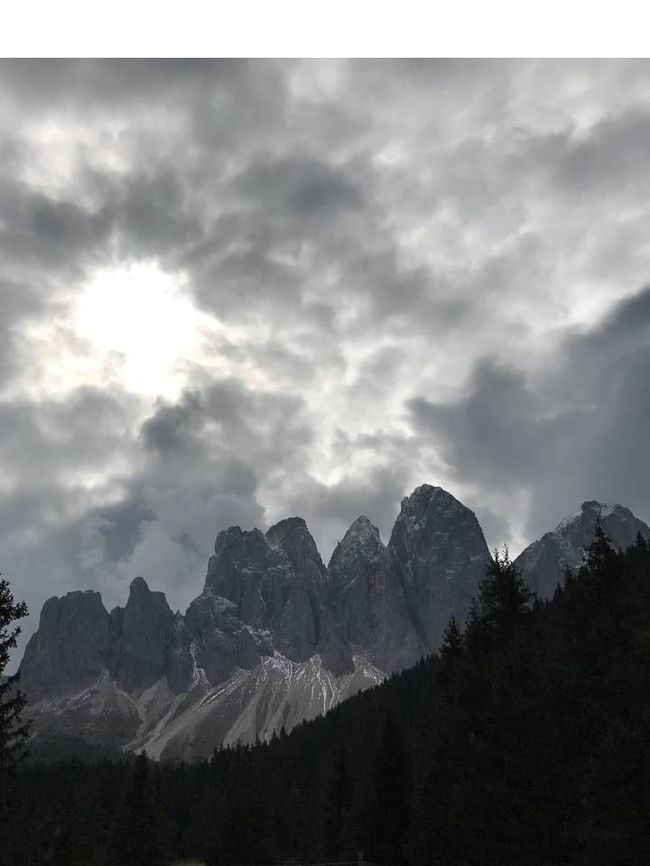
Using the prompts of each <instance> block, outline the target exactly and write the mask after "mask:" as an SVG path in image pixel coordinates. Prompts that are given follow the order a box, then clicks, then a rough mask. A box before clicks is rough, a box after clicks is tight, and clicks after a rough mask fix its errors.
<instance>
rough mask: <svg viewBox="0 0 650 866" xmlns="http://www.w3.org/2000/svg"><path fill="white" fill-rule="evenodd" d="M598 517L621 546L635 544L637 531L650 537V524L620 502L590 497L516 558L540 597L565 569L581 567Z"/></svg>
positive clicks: (610, 535)
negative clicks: (608, 501)
mask: <svg viewBox="0 0 650 866" xmlns="http://www.w3.org/2000/svg"><path fill="white" fill-rule="evenodd" d="M598 520H600V521H601V523H602V526H603V529H604V530H605V534H606V535H607V536H608V537H609V539H610V540H611V542H612V544H613V545H614V546H615V547H618V548H619V549H621V550H625V548H627V547H629V546H630V545H631V544H634V542H635V541H636V537H637V535H638V533H639V532H640V533H641V535H643V536H645V537H646V538H650V527H648V525H647V524H646V523H644V522H643V521H642V520H639V518H638V517H635V516H634V514H633V513H632V512H631V511H630V509H629V508H625V506H623V505H618V504H616V505H607V504H605V503H604V502H598V501H597V500H596V499H590V500H587V501H585V502H583V503H582V505H581V506H580V508H579V509H578V510H577V511H575V512H574V513H573V514H570V515H569V516H568V517H565V518H564V520H561V521H560V522H559V523H558V525H557V526H556V527H555V529H553V530H552V531H551V532H547V533H545V534H544V535H543V536H542V537H541V538H540V539H538V540H537V541H533V543H532V544H529V545H528V547H527V548H526V549H525V550H523V551H522V552H521V553H520V554H519V556H518V557H517V559H516V560H515V562H516V564H517V566H518V568H519V569H520V571H521V573H522V574H523V576H524V578H525V579H526V581H527V582H528V584H529V585H530V587H531V589H532V590H533V591H534V592H536V593H537V594H538V595H539V596H540V597H541V598H548V597H550V596H551V595H552V594H553V592H554V591H555V588H556V587H557V585H558V583H561V581H562V579H563V576H564V571H565V569H566V568H567V567H568V568H570V569H572V570H575V569H577V568H580V566H581V565H582V563H583V557H584V551H585V548H586V547H588V546H589V545H590V544H591V542H592V541H593V537H594V530H595V528H596V521H598Z"/></svg>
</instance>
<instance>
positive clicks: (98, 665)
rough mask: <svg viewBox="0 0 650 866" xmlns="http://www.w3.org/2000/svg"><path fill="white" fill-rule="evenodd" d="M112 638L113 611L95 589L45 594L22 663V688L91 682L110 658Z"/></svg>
mask: <svg viewBox="0 0 650 866" xmlns="http://www.w3.org/2000/svg"><path fill="white" fill-rule="evenodd" d="M111 641H112V628H111V617H110V615H109V613H108V611H107V610H106V608H105V607H104V605H103V604H102V597H101V595H100V594H99V593H98V592H94V591H93V590H86V591H85V592H80V591H78V590H77V591H74V592H69V593H67V595H64V596H62V597H61V598H58V597H57V596H54V597H52V598H49V599H48V600H47V601H46V602H45V604H44V605H43V610H42V611H41V618H40V623H39V627H38V631H37V632H35V634H33V635H32V637H31V638H30V640H29V643H28V644H27V647H26V649H25V654H24V656H23V660H22V662H21V665H20V672H21V677H22V684H23V686H24V688H25V690H26V691H27V692H28V694H29V696H30V697H32V698H34V697H42V696H45V695H47V694H49V693H50V692H51V691H52V690H53V689H55V688H75V687H79V688H81V687H83V686H84V685H87V684H88V683H90V682H93V681H94V680H95V679H97V677H98V676H100V675H101V674H102V673H103V672H104V671H105V670H106V668H107V666H108V664H109V659H110V651H111Z"/></svg>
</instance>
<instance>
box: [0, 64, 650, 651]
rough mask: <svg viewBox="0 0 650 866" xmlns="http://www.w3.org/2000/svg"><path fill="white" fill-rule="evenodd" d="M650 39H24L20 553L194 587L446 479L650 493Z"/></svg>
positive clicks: (10, 124)
mask: <svg viewBox="0 0 650 866" xmlns="http://www.w3.org/2000/svg"><path fill="white" fill-rule="evenodd" d="M648 225H650V65H649V63H648V62H646V61H627V60H624V61H507V62H506V61H461V60H457V61H452V60H448V61H440V60H437V61H412V60H410V61H399V62H398V61H356V62H351V61H342V60H336V61H316V60H307V61H255V62H244V61H232V60H228V61H226V60H224V61H210V62H202V61H194V60H185V61H184V60H168V61H153V60H149V61H60V60H59V61H2V62H0V263H1V267H0V430H1V431H2V434H1V435H0V467H1V470H2V471H1V472H0V526H2V533H1V535H0V539H1V540H0V571H2V573H3V575H4V576H7V577H8V578H9V579H10V580H11V583H12V587H13V590H14V593H15V595H16V596H17V597H20V598H25V600H26V601H27V603H28V606H29V608H30V611H31V616H30V618H29V620H28V621H27V622H26V623H25V625H24V635H23V638H24V637H27V636H28V635H29V633H30V632H31V631H32V630H33V629H34V628H35V627H36V625H37V621H38V613H39V611H40V608H41V606H42V604H43V602H44V601H45V599H46V598H48V597H50V596H52V595H62V594H64V593H65V592H67V591H69V590H72V589H86V588H90V589H97V590H99V591H101V593H102V595H103V598H104V602H105V604H106V605H107V607H109V608H110V607H112V606H114V605H115V604H123V603H124V601H125V600H126V596H127V592H128V585H129V583H130V581H131V580H132V578H133V577H135V576H136V575H142V576H144V577H145V579H146V580H147V581H148V583H149V585H150V586H151V587H152V588H155V589H161V590H164V591H165V592H166V593H167V597H168V600H169V602H170V604H171V605H172V607H174V608H180V609H184V608H185V607H186V605H187V604H188V603H189V601H190V600H191V599H192V598H194V597H195V596H196V595H197V594H198V593H199V592H200V590H201V588H202V584H203V579H204V576H205V571H206V564H207V559H208V556H209V555H210V553H211V549H212V547H213V545H214V540H215V537H216V535H217V533H218V532H219V531H220V530H221V529H224V528H225V527H228V526H230V525H232V524H239V525H240V526H242V527H244V528H251V527H253V526H258V527H260V528H262V529H265V528H267V527H268V526H270V525H272V524H273V523H274V522H276V521H277V520H279V519H281V518H283V517H286V516H291V515H300V516H302V517H304V518H305V519H306V521H307V523H308V525H309V527H310V529H311V531H312V533H313V535H314V537H315V538H316V540H317V543H318V546H319V549H320V551H321V554H322V556H323V558H324V560H325V561H327V559H328V558H329V555H330V553H331V551H332V549H333V547H334V545H335V543H336V542H337V540H338V539H340V538H341V537H342V535H343V534H344V532H345V530H346V528H347V526H348V525H349V524H350V523H351V522H352V521H353V520H354V519H355V518H356V517H357V516H358V515H360V514H366V515H367V516H368V517H369V518H370V519H371V520H372V521H373V522H374V523H376V524H377V525H378V526H379V528H380V530H381V534H382V538H383V539H384V540H387V539H388V537H389V534H390V529H391V526H392V523H393V521H394V519H395V516H396V514H397V512H398V510H399V503H400V500H401V498H402V497H403V496H404V495H407V494H408V493H410V492H411V491H412V489H413V488H414V487H416V486H417V485H419V484H421V483H425V482H426V483H430V484H435V485H440V486H442V487H444V488H446V489H447V490H449V491H450V492H451V493H453V494H454V495H455V496H456V497H457V498H459V499H460V500H461V501H462V502H464V503H465V504H466V505H467V506H469V507H470V508H471V509H472V510H473V511H474V512H475V513H476V515H477V517H478V518H479V520H480V522H481V525H482V526H483V529H484V532H485V534H486V537H487V541H488V544H489V545H490V546H491V547H494V546H495V545H501V544H503V543H508V544H509V545H510V547H511V551H512V552H513V553H517V552H518V551H519V550H521V549H522V548H523V547H524V546H525V545H526V544H527V543H529V542H530V541H532V540H533V539H535V538H536V537H538V536H539V535H541V534H542V533H543V532H545V531H547V530H549V529H551V528H553V527H554V526H555V525H556V524H557V523H558V522H559V521H560V520H561V519H562V518H563V517H564V516H565V515H567V514H570V513H571V512H573V511H574V510H575V509H576V508H577V507H578V506H579V504H580V503H581V502H582V501H583V500H585V499H594V498H596V499H600V500H601V501H605V502H609V503H614V502H620V503H622V504H624V505H627V506H628V507H630V508H631V509H632V510H633V511H634V512H635V513H636V514H637V515H638V516H639V517H641V518H643V519H645V520H650V483H649V480H650V479H649V475H650V471H649V469H648V460H647V449H648V446H647V442H648V432H649V422H650V388H649V387H648V385H647V383H648V381H649V376H650V274H649V268H648V265H649V257H650V235H648V231H647V228H648Z"/></svg>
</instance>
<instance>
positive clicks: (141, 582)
mask: <svg viewBox="0 0 650 866" xmlns="http://www.w3.org/2000/svg"><path fill="white" fill-rule="evenodd" d="M147 592H150V589H149V585H148V584H147V581H146V580H145V579H144V577H134V578H133V580H132V581H131V585H130V586H129V595H138V594H141V593H147Z"/></svg>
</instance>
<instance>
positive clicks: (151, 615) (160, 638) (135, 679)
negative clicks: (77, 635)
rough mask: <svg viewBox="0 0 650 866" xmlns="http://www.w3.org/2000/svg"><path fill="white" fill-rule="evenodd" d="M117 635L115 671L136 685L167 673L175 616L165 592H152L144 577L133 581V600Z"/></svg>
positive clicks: (123, 680) (121, 679) (122, 680)
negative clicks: (168, 652)
mask: <svg viewBox="0 0 650 866" xmlns="http://www.w3.org/2000/svg"><path fill="white" fill-rule="evenodd" d="M111 615H112V617H113V622H114V623H115V624H116V625H117V624H119V631H118V632H117V634H116V635H115V638H114V639H115V649H114V653H113V672H114V676H115V678H116V679H117V681H118V682H120V683H124V684H126V685H129V686H131V687H133V688H137V687H140V686H144V685H147V684H151V683H154V682H156V681H157V680H158V679H160V677H161V676H162V675H163V673H164V672H165V668H166V660H167V651H168V645H169V641H170V632H171V628H172V622H173V619H174V615H173V613H172V611H171V609H170V607H169V605H168V604H167V599H166V598H165V594H164V592H152V591H151V590H150V589H149V587H148V586H147V583H146V581H145V580H144V578H142V577H136V578H135V580H133V581H132V582H131V587H130V591H129V599H128V601H127V603H126V607H125V608H124V610H123V612H122V614H121V616H120V617H119V618H118V617H116V616H115V613H114V612H112V614H111Z"/></svg>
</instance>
